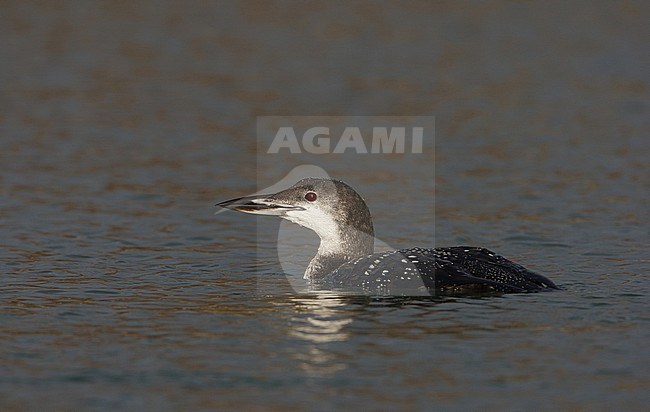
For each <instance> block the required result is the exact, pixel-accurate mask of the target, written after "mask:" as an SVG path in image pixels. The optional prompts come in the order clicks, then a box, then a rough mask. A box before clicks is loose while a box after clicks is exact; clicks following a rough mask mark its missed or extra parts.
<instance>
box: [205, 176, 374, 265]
mask: <svg viewBox="0 0 650 412" xmlns="http://www.w3.org/2000/svg"><path fill="white" fill-rule="evenodd" d="M217 206H221V207H224V208H227V209H232V210H237V211H239V212H244V213H252V214H258V215H274V216H279V217H281V218H283V219H286V220H288V221H290V222H293V223H296V224H298V225H300V226H303V227H306V228H308V229H311V230H313V231H314V232H316V234H318V236H319V237H320V239H321V246H320V248H319V251H318V253H319V254H321V255H324V254H328V255H332V254H334V255H343V254H344V255H345V256H346V258H352V257H356V256H362V255H365V254H369V253H372V252H373V244H374V237H373V236H374V230H373V226H372V218H371V217H370V211H369V210H368V206H366V202H364V200H363V199H362V198H361V196H359V194H358V193H357V192H355V191H354V189H352V188H351V187H350V186H348V185H347V184H345V183H343V182H342V181H340V180H332V179H318V178H306V179H302V180H300V181H299V182H298V183H296V184H295V185H293V186H291V187H290V188H288V189H286V190H283V191H280V192H278V193H275V194H269V195H255V196H247V197H241V198H237V199H232V200H227V201H225V202H221V203H218V204H217Z"/></svg>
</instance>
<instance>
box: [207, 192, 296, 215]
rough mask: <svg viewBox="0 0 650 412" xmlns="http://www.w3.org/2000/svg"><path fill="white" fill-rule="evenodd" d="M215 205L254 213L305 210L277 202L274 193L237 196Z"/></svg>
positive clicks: (281, 213)
mask: <svg viewBox="0 0 650 412" xmlns="http://www.w3.org/2000/svg"><path fill="white" fill-rule="evenodd" d="M215 206H219V207H222V208H224V209H231V210H236V211H238V212H244V213H252V214H256V215H276V216H277V215H283V214H285V213H286V212H288V211H290V210H305V209H304V208H302V207H300V206H295V205H291V204H286V203H282V202H279V201H278V200H277V199H275V198H274V195H255V196H245V197H238V198H236V199H230V200H226V201H224V202H220V203H217V204H216V205H215Z"/></svg>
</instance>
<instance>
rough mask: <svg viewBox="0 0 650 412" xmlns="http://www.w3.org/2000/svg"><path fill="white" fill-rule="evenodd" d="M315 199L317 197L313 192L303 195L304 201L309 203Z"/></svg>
mask: <svg viewBox="0 0 650 412" xmlns="http://www.w3.org/2000/svg"><path fill="white" fill-rule="evenodd" d="M317 197H318V196H316V193H314V192H307V194H306V195H305V199H306V200H307V201H309V202H313V201H314V200H316V198H317Z"/></svg>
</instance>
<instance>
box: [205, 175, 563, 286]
mask: <svg viewBox="0 0 650 412" xmlns="http://www.w3.org/2000/svg"><path fill="white" fill-rule="evenodd" d="M216 206H220V207H223V208H227V209H232V210H236V211H239V212H245V213H252V214H258V215H274V216H279V217H281V218H283V219H286V220H288V221H290V222H293V223H296V224H298V225H300V226H303V227H305V228H308V229H311V230H313V231H314V232H316V234H317V235H318V236H319V237H320V246H319V248H318V252H317V253H316V256H315V257H314V258H313V259H312V260H311V262H310V263H309V266H308V267H307V270H306V271H305V276H304V277H305V279H308V281H309V282H311V284H312V285H315V286H316V287H317V288H324V289H334V290H340V291H344V292H352V293H362V294H373V295H374V294H379V295H408V294H421V293H422V292H423V291H424V292H425V293H430V294H432V295H462V294H477V293H478V294H483V293H523V292H538V291H542V290H548V289H557V286H555V284H554V283H553V282H551V281H550V280H549V279H547V278H545V277H544V276H542V275H539V274H537V273H534V272H532V271H530V270H528V269H526V268H524V267H523V266H521V265H518V264H516V263H513V262H511V261H509V260H508V259H506V258H504V257H502V256H499V255H497V254H495V253H494V252H492V251H490V250H487V249H484V248H479V247H467V246H456V247H449V248H435V249H430V248H420V247H415V248H410V249H401V250H393V251H388V252H379V253H373V251H374V229H373V225H372V218H371V216H370V211H369V210H368V206H367V205H366V202H365V201H364V200H363V199H362V198H361V196H360V195H359V194H358V193H357V192H356V191H355V190H354V189H352V188H351V187H350V186H348V185H347V184H345V183H343V182H342V181H340V180H333V179H321V178H306V179H302V180H300V181H299V182H298V183H296V184H295V185H293V186H292V187H290V188H288V189H286V190H283V191H280V192H278V193H275V194H268V195H255V196H246V197H240V198H236V199H231V200H226V201H224V202H221V203H217V205H216Z"/></svg>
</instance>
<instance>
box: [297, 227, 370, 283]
mask: <svg viewBox="0 0 650 412" xmlns="http://www.w3.org/2000/svg"><path fill="white" fill-rule="evenodd" d="M370 232H371V233H366V232H363V231H360V230H357V229H355V228H351V227H343V228H341V229H339V230H337V231H336V232H335V233H334V234H332V235H331V236H326V237H323V236H321V241H320V245H319V247H318V252H316V256H314V258H313V259H312V260H311V262H309V266H307V270H306V271H305V275H304V278H305V279H309V280H312V281H317V280H319V279H322V278H323V277H325V276H327V275H328V274H329V273H331V272H333V271H334V270H336V269H337V268H338V267H339V266H341V265H342V264H344V263H346V262H348V261H350V260H352V259H355V258H357V257H362V256H367V255H370V254H372V253H373V251H374V241H375V239H374V233H373V230H372V226H370Z"/></svg>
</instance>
